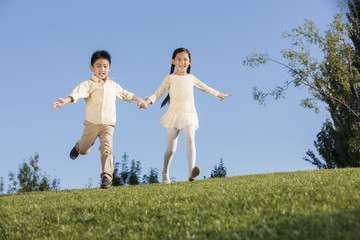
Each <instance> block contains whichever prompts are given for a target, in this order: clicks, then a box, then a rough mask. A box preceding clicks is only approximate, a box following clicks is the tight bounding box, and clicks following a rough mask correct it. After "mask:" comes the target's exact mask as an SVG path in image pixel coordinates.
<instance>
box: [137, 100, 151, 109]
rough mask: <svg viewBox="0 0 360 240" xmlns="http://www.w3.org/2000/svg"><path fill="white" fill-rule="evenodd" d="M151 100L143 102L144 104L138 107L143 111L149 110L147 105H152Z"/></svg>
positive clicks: (139, 104)
mask: <svg viewBox="0 0 360 240" xmlns="http://www.w3.org/2000/svg"><path fill="white" fill-rule="evenodd" d="M150 103H151V102H150V100H149V99H146V100H145V101H143V102H142V103H138V107H139V108H143V109H147V105H148V104H150Z"/></svg>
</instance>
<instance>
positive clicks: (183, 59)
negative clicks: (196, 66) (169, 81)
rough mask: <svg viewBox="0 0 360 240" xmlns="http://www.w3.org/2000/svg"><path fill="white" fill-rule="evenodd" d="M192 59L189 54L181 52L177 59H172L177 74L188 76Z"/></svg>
mask: <svg viewBox="0 0 360 240" xmlns="http://www.w3.org/2000/svg"><path fill="white" fill-rule="evenodd" d="M190 63H191V59H190V57H189V54H188V53H187V52H179V53H178V54H176V56H175V58H173V59H172V64H174V65H175V67H176V70H177V72H176V74H178V75H186V74H187V73H186V70H187V69H188V67H189V66H190Z"/></svg>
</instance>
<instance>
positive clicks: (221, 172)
mask: <svg viewBox="0 0 360 240" xmlns="http://www.w3.org/2000/svg"><path fill="white" fill-rule="evenodd" d="M226 170H227V168H226V167H225V166H224V163H223V159H222V158H220V164H219V166H216V164H215V166H214V170H212V171H211V175H210V178H220V177H226Z"/></svg>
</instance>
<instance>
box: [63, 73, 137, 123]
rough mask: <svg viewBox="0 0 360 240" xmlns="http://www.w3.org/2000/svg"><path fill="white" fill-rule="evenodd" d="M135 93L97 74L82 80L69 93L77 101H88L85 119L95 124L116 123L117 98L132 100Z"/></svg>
mask: <svg viewBox="0 0 360 240" xmlns="http://www.w3.org/2000/svg"><path fill="white" fill-rule="evenodd" d="M133 96H134V94H133V93H131V92H128V91H126V90H124V89H122V87H121V86H120V85H119V84H117V83H116V82H114V81H112V80H110V79H109V78H107V79H106V81H105V82H104V81H103V80H101V79H99V78H98V77H96V76H95V75H93V76H92V77H91V78H89V79H87V80H85V81H83V82H81V83H80V84H79V85H78V86H77V87H76V88H75V89H74V90H73V91H72V93H70V94H69V97H72V98H73V99H74V102H77V101H78V100H79V99H80V98H84V99H85V102H86V117H85V120H87V121H89V122H91V123H94V124H115V122H116V104H115V102H116V98H119V99H121V100H122V101H127V102H130V101H131V100H132V98H133Z"/></svg>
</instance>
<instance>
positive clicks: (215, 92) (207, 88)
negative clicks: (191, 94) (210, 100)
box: [193, 75, 220, 97]
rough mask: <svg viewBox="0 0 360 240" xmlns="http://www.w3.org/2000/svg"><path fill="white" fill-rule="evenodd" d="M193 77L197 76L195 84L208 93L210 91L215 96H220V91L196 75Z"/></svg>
mask: <svg viewBox="0 0 360 240" xmlns="http://www.w3.org/2000/svg"><path fill="white" fill-rule="evenodd" d="M193 77H194V78H195V82H194V86H195V87H196V88H197V89H199V90H201V91H203V92H206V93H209V94H211V95H213V96H214V97H218V96H219V93H220V92H219V91H217V90H215V89H213V88H211V87H209V86H207V85H206V84H205V83H203V82H201V81H200V80H199V79H197V78H196V77H195V76H194V75H193Z"/></svg>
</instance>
